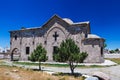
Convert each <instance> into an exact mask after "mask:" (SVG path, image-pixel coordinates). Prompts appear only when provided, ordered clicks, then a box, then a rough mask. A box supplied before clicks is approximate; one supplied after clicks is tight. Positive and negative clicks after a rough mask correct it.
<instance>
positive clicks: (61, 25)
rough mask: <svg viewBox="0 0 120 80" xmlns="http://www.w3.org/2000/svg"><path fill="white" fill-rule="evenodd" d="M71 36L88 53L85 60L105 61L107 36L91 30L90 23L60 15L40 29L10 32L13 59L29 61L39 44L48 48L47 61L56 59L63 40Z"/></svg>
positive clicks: (81, 49)
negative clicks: (105, 37) (104, 47)
mask: <svg viewBox="0 0 120 80" xmlns="http://www.w3.org/2000/svg"><path fill="white" fill-rule="evenodd" d="M67 38H71V39H73V40H74V41H75V43H76V44H77V45H78V46H79V48H80V51H81V52H87V53H88V57H87V58H86V60H85V61H84V62H88V63H101V62H104V56H103V46H104V39H103V38H100V37H99V36H97V35H95V34H91V32H90V22H77V23H74V22H73V21H72V20H70V19H68V18H60V17H59V16H57V15H54V16H53V17H51V18H50V19H49V20H48V21H47V22H46V23H45V24H44V25H42V26H41V27H37V28H22V29H20V30H14V31H10V52H11V60H14V59H15V58H16V57H17V58H18V60H28V56H29V55H30V54H31V53H32V52H33V50H34V49H36V47H37V46H38V44H40V43H41V44H42V46H43V47H44V48H45V49H46V50H47V57H48V61H53V54H54V51H55V49H56V48H57V47H59V46H60V44H61V42H62V41H63V40H65V39H67Z"/></svg>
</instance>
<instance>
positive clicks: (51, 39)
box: [46, 27, 66, 61]
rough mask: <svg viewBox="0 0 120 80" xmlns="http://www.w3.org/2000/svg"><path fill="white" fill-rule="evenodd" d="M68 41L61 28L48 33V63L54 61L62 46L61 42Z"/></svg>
mask: <svg viewBox="0 0 120 80" xmlns="http://www.w3.org/2000/svg"><path fill="white" fill-rule="evenodd" d="M65 39H66V36H65V32H64V30H63V29H62V28H60V27H54V28H52V29H51V30H49V32H48V33H47V36H46V42H47V44H46V50H47V52H48V53H47V56H48V61H53V58H54V54H55V53H56V50H57V47H59V46H60V44H61V42H62V41H63V40H65Z"/></svg>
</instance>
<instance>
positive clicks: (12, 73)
mask: <svg viewBox="0 0 120 80" xmlns="http://www.w3.org/2000/svg"><path fill="white" fill-rule="evenodd" d="M0 80H83V79H82V78H81V77H78V78H75V77H72V76H53V75H49V74H47V73H45V72H40V71H33V70H26V69H22V68H17V67H8V66H0Z"/></svg>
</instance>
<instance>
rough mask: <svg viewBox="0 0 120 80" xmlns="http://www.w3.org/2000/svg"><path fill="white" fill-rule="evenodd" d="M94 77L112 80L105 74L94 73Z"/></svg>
mask: <svg viewBox="0 0 120 80" xmlns="http://www.w3.org/2000/svg"><path fill="white" fill-rule="evenodd" d="M93 76H96V77H99V78H100V79H103V80H110V77H109V76H108V75H107V74H105V73H103V72H94V73H93Z"/></svg>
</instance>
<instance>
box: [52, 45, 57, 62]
mask: <svg viewBox="0 0 120 80" xmlns="http://www.w3.org/2000/svg"><path fill="white" fill-rule="evenodd" d="M57 54H58V46H53V60H54V61H55V56H56V55H57Z"/></svg>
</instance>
